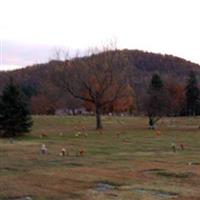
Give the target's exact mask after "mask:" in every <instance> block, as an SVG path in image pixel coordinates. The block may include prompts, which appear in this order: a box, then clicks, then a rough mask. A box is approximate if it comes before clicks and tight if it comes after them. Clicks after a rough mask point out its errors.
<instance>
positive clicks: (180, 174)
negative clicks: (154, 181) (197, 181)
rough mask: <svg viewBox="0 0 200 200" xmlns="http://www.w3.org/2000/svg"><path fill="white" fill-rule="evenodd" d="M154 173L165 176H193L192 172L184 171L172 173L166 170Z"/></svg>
mask: <svg viewBox="0 0 200 200" xmlns="http://www.w3.org/2000/svg"><path fill="white" fill-rule="evenodd" d="M156 175H158V176H162V177H167V178H180V179H181V178H183V179H185V178H190V177H193V176H194V173H191V172H184V173H174V172H167V171H158V172H156Z"/></svg>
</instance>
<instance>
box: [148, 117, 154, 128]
mask: <svg viewBox="0 0 200 200" xmlns="http://www.w3.org/2000/svg"><path fill="white" fill-rule="evenodd" d="M149 129H155V122H154V120H153V118H152V117H149Z"/></svg>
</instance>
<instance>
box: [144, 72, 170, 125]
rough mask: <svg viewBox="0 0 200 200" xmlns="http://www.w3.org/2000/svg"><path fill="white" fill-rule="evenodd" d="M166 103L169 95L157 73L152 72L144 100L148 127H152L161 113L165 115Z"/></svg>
mask: <svg viewBox="0 0 200 200" xmlns="http://www.w3.org/2000/svg"><path fill="white" fill-rule="evenodd" d="M168 103H169V96H168V93H167V92H166V89H165V87H164V84H163V81H162V80H161V78H160V76H159V75H158V74H154V75H153V76H152V79H151V82H150V85H149V90H148V98H147V102H146V109H147V114H148V117H149V128H154V125H155V124H156V122H157V121H158V120H159V119H160V118H161V117H162V116H163V115H166V113H167V110H168Z"/></svg>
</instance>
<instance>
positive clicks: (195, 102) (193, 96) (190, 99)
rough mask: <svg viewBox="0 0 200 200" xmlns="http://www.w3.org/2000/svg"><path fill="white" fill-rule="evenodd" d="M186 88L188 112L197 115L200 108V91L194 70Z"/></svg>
mask: <svg viewBox="0 0 200 200" xmlns="http://www.w3.org/2000/svg"><path fill="white" fill-rule="evenodd" d="M185 90H186V92H185V95H186V109H187V114H188V115H197V114H198V110H199V96H200V91H199V88H198V82H197V78H196V76H195V73H194V72H190V74H189V78H188V82H187V86H186V88H185Z"/></svg>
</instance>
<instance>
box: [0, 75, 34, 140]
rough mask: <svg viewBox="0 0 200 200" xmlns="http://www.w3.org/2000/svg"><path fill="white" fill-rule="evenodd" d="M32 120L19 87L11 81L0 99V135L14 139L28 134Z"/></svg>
mask: <svg viewBox="0 0 200 200" xmlns="http://www.w3.org/2000/svg"><path fill="white" fill-rule="evenodd" d="M31 126H32V120H31V116H30V112H29V109H28V103H27V101H26V100H25V98H24V96H23V95H22V92H21V91H20V89H19V87H18V86H17V85H16V84H15V83H14V81H13V80H12V79H11V80H10V82H9V83H8V84H7V85H6V86H5V88H4V90H3V93H2V96H1V99H0V135H1V136H3V137H15V136H18V135H20V134H23V133H25V132H29V130H30V127H31Z"/></svg>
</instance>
